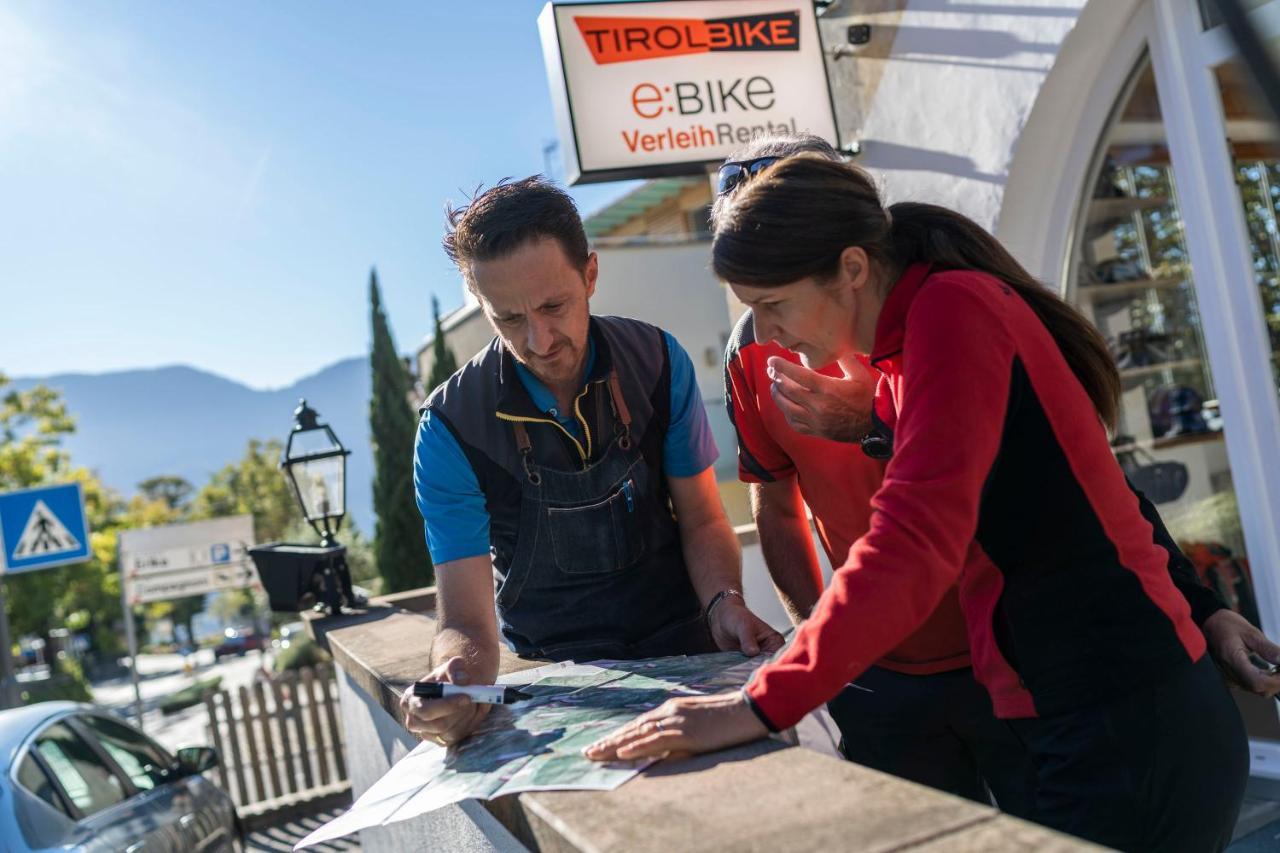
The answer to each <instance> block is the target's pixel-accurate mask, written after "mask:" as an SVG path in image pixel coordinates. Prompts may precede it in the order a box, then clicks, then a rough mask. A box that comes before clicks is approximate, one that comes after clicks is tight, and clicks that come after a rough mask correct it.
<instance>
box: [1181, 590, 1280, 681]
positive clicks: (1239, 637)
mask: <svg viewBox="0 0 1280 853" xmlns="http://www.w3.org/2000/svg"><path fill="white" fill-rule="evenodd" d="M1201 629H1202V630H1203V631H1204V637H1205V639H1206V640H1208V642H1209V653H1210V654H1211V655H1213V659H1214V661H1215V662H1216V663H1217V664H1218V667H1219V668H1220V669H1222V671H1223V672H1224V673H1226V675H1227V677H1228V678H1229V679H1231V681H1233V682H1234V683H1235V684H1237V685H1238V686H1240V687H1242V688H1244V689H1245V690H1248V691H1250V692H1252V693H1257V694H1258V695H1259V696H1275V695H1277V694H1280V674H1277V675H1268V674H1267V673H1266V671H1265V670H1262V669H1259V668H1258V667H1257V666H1255V665H1254V663H1253V661H1251V660H1250V659H1249V656H1250V654H1253V655H1257V656H1258V657H1260V658H1262V659H1263V660H1265V661H1267V662H1269V663H1280V646H1277V645H1276V644H1275V643H1273V642H1271V641H1270V640H1268V639H1267V637H1266V635H1265V634H1263V633H1262V632H1261V631H1260V630H1258V629H1257V628H1255V627H1254V626H1253V625H1251V624H1250V623H1249V620H1247V619H1245V618H1244V617H1243V616H1241V615H1240V614H1239V613H1236V612H1235V611H1233V610H1219V611H1218V612H1217V613H1215V614H1213V615H1212V616H1210V617H1209V618H1208V619H1207V620H1205V623H1204V625H1203V626H1202V628H1201Z"/></svg>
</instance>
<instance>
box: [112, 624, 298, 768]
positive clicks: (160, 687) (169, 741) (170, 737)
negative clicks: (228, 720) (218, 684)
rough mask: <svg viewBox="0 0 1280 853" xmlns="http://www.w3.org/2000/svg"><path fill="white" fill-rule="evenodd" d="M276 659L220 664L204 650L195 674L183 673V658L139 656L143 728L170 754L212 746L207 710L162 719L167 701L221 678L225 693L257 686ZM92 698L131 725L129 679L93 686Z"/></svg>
mask: <svg viewBox="0 0 1280 853" xmlns="http://www.w3.org/2000/svg"><path fill="white" fill-rule="evenodd" d="M271 658H272V653H271V652H267V653H266V655H265V656H264V655H263V653H262V652H257V651H251V652H247V653H246V654H245V656H244V657H226V658H222V659H221V660H220V661H218V662H217V663H215V662H214V660H213V651H212V650H211V649H201V650H200V651H199V652H197V653H196V654H195V655H193V656H192V661H193V662H194V664H195V671H194V672H192V673H185V672H183V668H182V667H183V657H182V655H148V654H142V655H138V676H139V679H140V682H141V683H140V689H141V693H142V705H143V715H142V728H143V731H145V732H146V733H147V734H148V735H150V736H151V737H153V738H155V739H156V740H157V741H159V742H160V744H161V745H162V746H164V747H166V748H168V749H169V750H175V749H177V748H179V747H183V746H207V745H209V734H208V723H209V714H208V712H207V711H206V710H205V707H204V705H203V704H200V705H194V706H192V707H190V708H187V709H185V710H183V711H179V712H177V713H176V714H168V715H166V714H162V713H160V709H159V704H160V703H161V702H162V701H164V699H165V698H167V697H168V696H171V695H172V694H174V693H176V692H177V691H179V690H181V689H182V688H184V687H187V686H189V685H191V684H194V683H195V682H196V681H197V680H203V679H207V678H212V677H214V676H221V677H222V689H224V690H225V689H231V690H234V689H236V688H237V687H239V686H240V685H247V684H252V683H253V676H254V674H255V673H256V672H257V671H258V669H259V668H260V667H262V666H263V665H264V664H265V665H266V666H268V667H270V664H271ZM89 689H90V692H91V693H92V694H93V700H94V701H95V702H97V703H98V704H99V705H105V706H107V707H108V708H113V709H115V710H117V711H119V712H120V713H121V714H124V715H126V716H128V717H129V719H130V720H131V721H132V720H133V682H132V681H131V680H130V679H129V677H128V676H125V677H124V678H117V679H112V680H110V681H104V682H101V683H99V684H95V685H92V686H91V687H90V688H89Z"/></svg>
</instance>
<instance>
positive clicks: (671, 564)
mask: <svg viewBox="0 0 1280 853" xmlns="http://www.w3.org/2000/svg"><path fill="white" fill-rule="evenodd" d="M590 335H591V337H592V341H593V343H594V346H595V363H594V364H593V366H592V369H591V373H590V375H589V376H587V377H586V382H585V385H584V387H583V389H582V391H581V392H580V394H579V396H578V398H577V400H576V404H575V405H576V411H575V414H577V415H580V416H581V419H582V421H583V424H584V429H583V435H582V437H581V438H580V439H575V438H574V437H572V436H570V435H569V434H568V433H567V432H566V431H565V430H564V429H563V427H561V426H560V425H559V424H558V423H557V422H556V421H555V420H554V419H553V418H551V417H550V416H549V415H548V414H547V413H545V412H543V411H541V410H539V409H538V407H537V406H536V405H535V404H534V402H533V400H532V399H531V398H530V396H529V393H528V391H527V390H526V389H525V387H524V385H523V384H522V383H521V381H520V378H519V376H518V375H517V374H516V371H515V361H514V359H513V357H512V356H511V354H510V353H509V352H507V350H506V349H505V347H503V346H502V344H501V342H500V341H499V340H498V339H497V338H495V339H494V340H493V342H492V343H490V345H489V346H488V347H487V348H486V349H485V350H484V351H483V352H481V353H480V354H479V355H477V356H476V357H475V358H473V359H472V360H471V361H470V362H469V363H468V364H466V365H465V366H464V367H463V368H462V369H461V370H459V371H458V372H457V373H455V374H454V375H453V376H452V377H451V378H450V379H449V380H448V381H447V382H446V383H444V384H443V385H441V386H440V387H439V388H437V389H436V390H435V391H434V392H433V393H432V395H431V397H430V398H429V399H428V400H427V402H426V404H425V405H424V406H423V411H426V410H428V409H429V410H430V411H431V413H432V417H433V418H439V420H440V421H441V422H442V423H444V424H445V426H446V427H447V428H448V429H449V430H450V432H451V433H452V435H453V437H454V439H455V440H456V441H457V442H458V445H459V446H460V447H461V448H462V451H463V453H464V454H465V455H466V458H467V460H468V462H469V463H470V465H471V468H472V470H473V471H474V472H475V475H476V480H477V481H478V483H479V485H480V489H481V491H482V492H483V493H484V496H485V507H486V509H487V511H488V513H489V539H490V550H491V555H492V558H493V567H494V574H495V580H496V582H497V585H498V596H497V610H498V617H499V621H500V623H501V628H502V632H503V636H504V638H505V639H506V641H507V642H508V643H509V644H510V645H511V646H512V647H513V648H514V649H515V650H516V651H517V652H518V653H520V654H523V655H526V656H535V657H547V658H553V659H568V658H575V659H577V660H589V659H592V658H607V657H612V658H629V657H649V656H655V655H661V654H684V653H696V652H703V651H712V650H714V649H713V648H712V647H711V646H710V645H709V637H708V635H707V632H706V627H705V622H703V621H702V620H701V619H700V613H699V606H698V601H697V596H696V594H695V593H694V591H693V587H692V584H691V583H690V582H689V577H688V572H687V570H686V568H685V565H684V559H683V555H682V553H681V548H680V536H679V529H678V526H677V524H676V521H675V519H674V517H673V514H672V510H671V506H670V499H669V494H668V490H667V485H666V478H665V476H664V474H663V464H662V463H663V439H664V437H665V435H666V432H667V429H668V426H669V424H670V421H671V366H670V362H669V358H668V354H667V348H666V342H665V340H664V338H663V334H662V331H661V330H660V329H658V328H656V327H654V326H651V325H649V324H647V323H642V322H640V321H637V320H630V319H624V318H620V317H593V318H592V320H591V327H590ZM614 376H616V386H615V387H614V388H613V389H612V393H611V388H610V385H611V381H612V378H613V377H614ZM619 396H620V399H618V397H619ZM521 434H523V436H522V435H521ZM428 476H429V472H428Z"/></svg>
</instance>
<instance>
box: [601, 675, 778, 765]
mask: <svg viewBox="0 0 1280 853" xmlns="http://www.w3.org/2000/svg"><path fill="white" fill-rule="evenodd" d="M768 733H769V732H768V730H767V729H765V727H764V724H763V723H761V722H760V719H759V718H758V717H757V716H756V715H755V712H754V711H752V710H751V709H750V708H749V707H747V702H746V699H744V698H743V696H742V693H740V692H737V691H735V692H733V693H718V694H716V695H715V696H688V697H682V698H679V699H668V700H667V701H666V702H664V703H662V704H661V705H659V706H658V707H657V708H654V709H653V710H652V711H649V712H647V713H644V714H641V715H640V716H638V717H636V718H635V719H634V720H632V721H631V722H629V723H627V724H626V725H625V726H623V727H622V728H620V729H618V730H617V731H616V732H614V733H613V734H611V735H608V736H607V737H603V738H601V739H600V740H598V741H596V742H595V743H593V744H591V746H589V747H587V748H586V749H584V750H583V754H584V755H586V757H587V758H590V759H591V760H593V761H613V760H615V759H618V760H622V761H629V760H631V759H635V758H662V757H665V756H667V755H671V754H686V755H692V754H696V753H699V752H712V751H713V750H717V749H724V748H725V747H727V746H736V745H737V744H740V743H746V742H748V741H753V740H758V739H760V738H762V737H764V736H765V735H767V734H768Z"/></svg>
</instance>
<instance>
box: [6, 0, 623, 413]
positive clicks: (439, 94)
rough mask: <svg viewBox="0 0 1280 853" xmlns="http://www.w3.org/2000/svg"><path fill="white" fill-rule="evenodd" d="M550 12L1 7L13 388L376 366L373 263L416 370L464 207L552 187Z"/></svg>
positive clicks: (613, 190) (587, 204)
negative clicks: (18, 383)
mask: <svg viewBox="0 0 1280 853" xmlns="http://www.w3.org/2000/svg"><path fill="white" fill-rule="evenodd" d="M542 5H543V3H542V0H489V1H488V2H458V0H448V2H446V0H430V2H427V0H420V2H379V3H377V4H357V3H339V2H301V0H290V2H269V3H268V2H255V3H250V2H235V3H231V2H183V3H151V2H113V3H71V2H30V0H19V1H18V2H7V3H5V4H3V5H0V187H2V188H3V189H2V190H0V371H3V372H5V373H7V374H9V375H11V376H37V375H45V374H50V373H57V372H65V371H78V372H91V373H93V372H101V371H107V370H117V369H122V368H131V367H147V366H156V365H164V364H190V365H193V366H195V367H199V368H203V369H206V370H211V371H214V372H216V373H220V374H222V375H224V376H228V377H230V378H233V379H236V380H239V381H241V382H245V383H246V384H249V385H252V386H254V387H258V388H267V387H278V386H281V385H285V384H288V383H289V382H291V381H292V380H294V379H296V378H298V377H300V376H302V375H305V374H307V373H311V372H314V371H315V370H317V369H319V368H321V367H324V366H325V365H327V364H329V363H332V362H333V361H336V360H338V359H340V358H343V357H348V356H352V355H358V354H361V353H363V352H366V351H367V347H368V337H369V331H368V325H369V324H368V297H367V282H368V276H369V269H370V267H371V266H373V265H376V266H377V268H378V274H379V278H380V281H381V285H382V292H383V299H384V302H385V304H386V306H387V309H388V311H389V312H390V315H391V320H392V325H393V329H394V332H395V335H396V343H397V345H398V346H399V347H400V349H401V350H403V351H409V350H411V349H413V348H415V347H416V345H417V343H418V342H419V341H420V340H421V339H422V337H423V336H424V335H426V334H427V333H428V332H429V330H430V325H431V318H430V304H431V295H432V294H436V295H437V296H439V298H440V302H441V305H442V307H443V308H444V309H445V310H446V311H447V310H449V309H450V308H453V307H456V306H457V305H459V304H461V301H462V293H461V287H460V282H459V279H458V276H457V274H456V272H455V271H454V270H453V268H452V266H451V265H450V264H449V262H448V259H447V258H445V256H444V254H443V253H442V252H441V251H440V236H441V231H442V225H443V216H442V210H443V206H444V203H445V201H446V200H448V199H453V200H460V199H461V198H463V195H464V192H466V191H467V190H469V189H470V188H473V187H474V186H475V185H476V184H478V183H481V182H485V183H491V182H493V181H495V180H496V179H498V178H501V177H503V176H508V175H511V176H523V175H526V174H530V173H533V172H540V171H543V169H544V166H543V164H544V158H543V153H542V147H543V145H544V144H545V143H547V142H548V141H550V140H552V139H554V138H555V129H554V124H553V118H552V113H551V103H550V97H549V94H548V91H547V83H546V77H545V74H544V72H543V64H542V54H541V49H540V46H539V42H538V34H537V26H536V19H537V15H538V13H539V11H540V10H541V7H542ZM558 168H559V164H558V161H557V169H558ZM626 188H627V187H626V186H625V185H621V184H604V185H598V186H593V187H584V188H580V189H574V190H573V193H574V195H575V197H576V198H577V199H578V202H579V205H580V206H581V208H582V209H583V212H584V213H588V212H590V211H592V210H594V209H597V208H599V207H600V206H601V205H602V204H604V203H606V202H607V201H608V200H609V199H611V198H613V197H616V196H617V195H619V194H621V193H622V192H623V191H625V189H626Z"/></svg>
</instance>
